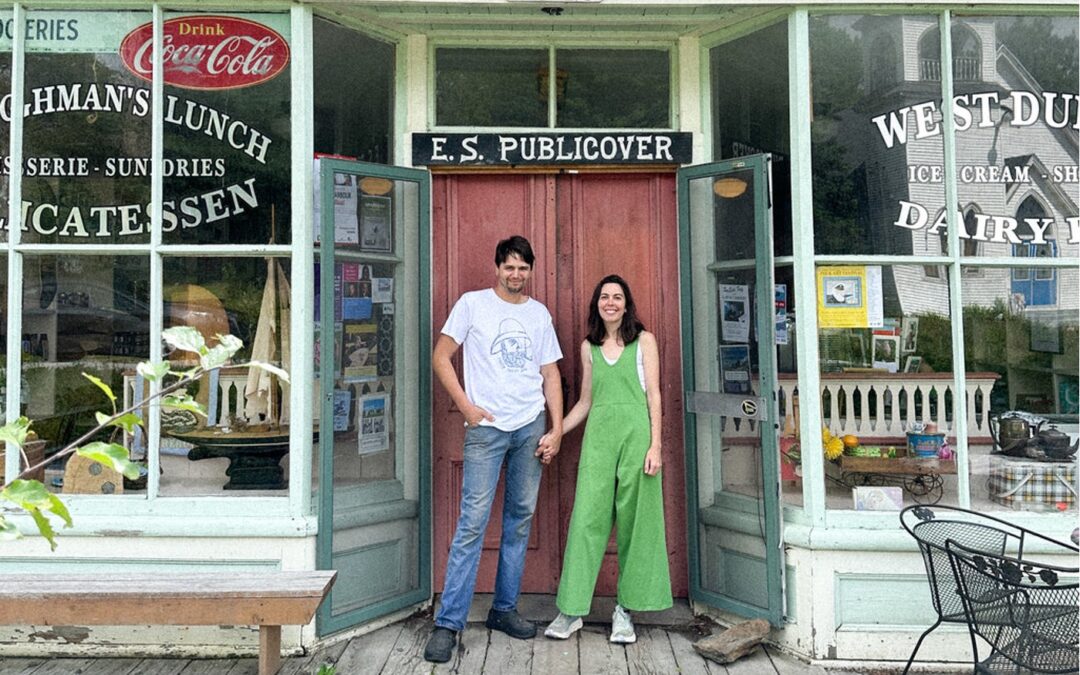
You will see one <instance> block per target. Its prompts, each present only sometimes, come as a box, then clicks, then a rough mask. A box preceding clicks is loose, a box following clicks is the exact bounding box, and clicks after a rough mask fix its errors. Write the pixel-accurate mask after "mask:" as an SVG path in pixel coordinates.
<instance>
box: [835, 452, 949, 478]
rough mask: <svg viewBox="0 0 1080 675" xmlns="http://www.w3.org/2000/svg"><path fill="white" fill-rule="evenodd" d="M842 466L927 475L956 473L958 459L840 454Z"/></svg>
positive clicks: (847, 469)
mask: <svg viewBox="0 0 1080 675" xmlns="http://www.w3.org/2000/svg"><path fill="white" fill-rule="evenodd" d="M840 468H841V469H843V470H844V471H845V472H849V473H876V474H885V475H894V476H926V475H932V474H946V475H952V474H955V473H956V460H953V459H920V458H917V457H897V458H895V459H887V458H883V457H851V456H848V455H841V456H840Z"/></svg>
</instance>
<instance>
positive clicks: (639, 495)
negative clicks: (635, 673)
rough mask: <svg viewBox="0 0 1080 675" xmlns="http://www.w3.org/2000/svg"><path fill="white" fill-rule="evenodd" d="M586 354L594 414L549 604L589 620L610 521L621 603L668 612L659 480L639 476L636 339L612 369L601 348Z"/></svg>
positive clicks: (646, 431)
mask: <svg viewBox="0 0 1080 675" xmlns="http://www.w3.org/2000/svg"><path fill="white" fill-rule="evenodd" d="M591 349H592V407H591V409H590V411H589V419H588V423H587V424H586V425H585V438H584V440H583V441H582V444H581V460H580V463H579V464H578V474H577V491H576V494H575V496H574V513H573V515H572V516H571V517H570V533H569V535H567V538H566V553H565V555H564V557H563V571H562V578H561V579H560V580H559V594H558V596H557V597H556V599H555V604H556V605H558V607H559V611H561V612H562V613H563V614H566V615H568V616H585V615H587V614H588V613H589V609H590V607H591V605H592V596H593V591H594V589H595V588H596V577H597V575H598V574H599V573H600V564H601V563H602V562H603V560H604V552H605V550H606V549H607V543H608V540H609V539H610V537H611V526H612V524H613V521H614V524H615V525H616V526H617V532H616V537H615V540H616V543H617V544H618V552H619V584H618V602H619V604H620V605H622V606H623V607H625V608H626V609H630V610H639V611H651V610H661V609H667V608H669V607H671V605H672V601H671V578H670V576H669V573H668V552H667V544H666V540H665V538H664V495H663V493H662V492H661V488H660V485H661V483H660V475H661V474H660V473H657V474H656V475H655V476H648V475H646V474H645V471H644V467H645V453H646V451H647V450H648V449H649V445H650V443H651V440H652V438H651V434H650V423H649V408H648V405H647V403H646V401H645V392H644V391H643V390H642V388H641V382H640V380H639V379H638V370H637V350H638V340H635V341H634V342H631V343H630V344H628V345H626V348H625V349H623V351H622V354H620V355H619V359H618V360H617V361H616V362H615V364H614V365H611V364H609V363H608V362H607V361H606V360H605V359H604V355H603V352H601V351H600V347H599V346H597V345H591Z"/></svg>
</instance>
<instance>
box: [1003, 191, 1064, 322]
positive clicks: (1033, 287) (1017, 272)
mask: <svg viewBox="0 0 1080 675" xmlns="http://www.w3.org/2000/svg"><path fill="white" fill-rule="evenodd" d="M1026 218H1038V219H1041V218H1046V209H1045V208H1044V207H1043V205H1042V204H1041V203H1039V200H1037V199H1036V198H1035V197H1034V196H1033V195H1032V196H1029V197H1027V198H1026V199H1024V201H1023V202H1021V203H1020V207H1019V208H1018V209H1016V220H1017V222H1018V223H1020V227H1019V228H1018V230H1017V232H1018V234H1019V235H1020V237H1021V239H1022V241H1021V242H1020V243H1019V244H1013V256H1014V257H1017V258H1055V257H1057V243H1056V242H1055V241H1054V239H1053V232H1052V230H1053V226H1050V227H1048V228H1047V229H1046V232H1045V233H1044V235H1043V236H1044V239H1045V240H1046V241H1045V243H1041V244H1036V243H1034V242H1033V241H1032V239H1033V236H1034V235H1033V233H1032V232H1031V230H1030V228H1028V227H1026V226H1025V225H1024V220H1025V219H1026ZM1012 294H1013V298H1014V299H1015V300H1017V301H1019V300H1021V299H1022V300H1023V306H1025V307H1032V306H1046V305H1055V304H1057V270H1055V269H1053V268H1050V267H1015V268H1013V271H1012ZM1017 304H1019V303H1017Z"/></svg>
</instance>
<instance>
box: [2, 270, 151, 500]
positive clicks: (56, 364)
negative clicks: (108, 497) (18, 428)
mask: <svg viewBox="0 0 1080 675" xmlns="http://www.w3.org/2000/svg"><path fill="white" fill-rule="evenodd" d="M23 265H24V268H23V312H22V331H23V335H22V352H23V353H22V360H23V366H22V369H23V373H22V375H23V379H24V380H25V383H26V387H25V389H24V396H26V398H24V399H23V403H24V404H25V406H26V407H25V414H26V415H27V416H28V417H29V418H30V419H32V420H33V421H34V424H33V429H34V430H35V431H36V432H37V434H38V436H39V437H40V438H41V439H42V440H44V441H46V450H45V452H46V455H48V454H50V453H52V452H55V451H56V450H59V449H61V448H63V447H64V446H66V445H67V444H69V443H71V442H73V441H74V440H76V439H77V438H79V436H81V435H82V434H83V433H85V432H86V431H88V430H90V429H92V428H93V427H94V426H95V425H96V421H95V417H94V415H95V413H96V412H98V411H102V412H107V411H109V410H110V403H109V400H108V399H107V398H106V397H105V395H104V393H102V392H101V390H99V389H98V387H97V386H96V385H95V384H94V383H93V382H91V381H90V380H88V379H87V378H86V377H84V375H83V373H86V374H89V375H92V376H94V377H96V378H98V379H100V380H101V381H103V382H104V383H105V384H107V385H109V386H110V387H111V388H112V390H113V392H115V393H116V395H117V397H118V398H119V397H122V394H121V392H124V391H125V382H126V377H127V376H128V375H129V374H131V373H133V372H134V369H135V365H136V364H137V363H138V362H139V361H143V360H146V359H147V358H148V357H149V351H150V345H149V340H148V335H149V316H150V309H149V306H148V304H147V298H146V297H145V295H142V294H141V293H140V292H139V290H138V289H146V288H149V270H150V265H149V259H148V258H146V257H144V256H132V257H120V256H99V255H94V256H83V255H71V254H64V255H63V256H54V255H26V256H25V257H24V262H23ZM121 400H123V399H121ZM118 403H119V401H118ZM110 438H111V437H110V434H109V433H108V432H102V433H101V434H99V436H98V437H96V438H95V439H94V440H102V441H106V440H110ZM111 440H114V441H116V442H120V439H118V438H112V439H111ZM45 477H46V479H47V481H46V483H47V485H48V486H49V487H50V488H51V489H53V490H55V491H57V492H59V491H63V492H66V493H77V494H99V495H100V494H120V493H122V492H129V493H130V492H138V491H139V490H144V489H145V481H144V482H142V483H141V484H140V483H138V482H132V481H128V480H124V479H122V477H121V476H120V475H119V474H116V473H115V472H112V471H110V470H95V468H94V467H91V466H88V465H85V464H84V463H82V462H81V461H71V460H69V461H68V463H67V464H66V465H64V466H55V467H52V466H50V467H49V470H48V471H47V472H46V476H45Z"/></svg>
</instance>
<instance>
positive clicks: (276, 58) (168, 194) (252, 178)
mask: <svg viewBox="0 0 1080 675" xmlns="http://www.w3.org/2000/svg"><path fill="white" fill-rule="evenodd" d="M164 35H165V37H164V42H165V45H164V51H165V54H164V57H165V101H164V110H163V111H162V113H163V118H164V121H165V132H164V142H165V164H164V167H163V169H164V176H165V178H164V188H165V200H164V219H163V231H164V232H163V241H164V242H166V243H170V244H267V243H275V244H287V243H288V242H289V240H290V236H291V235H290V190H289V185H290V180H291V173H290V170H291V164H290V147H289V146H290V133H289V119H290V115H291V104H290V100H291V99H290V91H289V70H290V65H289V59H290V52H289V44H288V35H289V16H288V15H287V14H244V15H227V16H226V15H218V14H195V13H185V14H166V17H165V24H164ZM149 40H150V25H149V24H146V25H144V26H142V27H140V30H139V32H137V33H135V34H133V35H131V36H129V38H128V41H127V42H126V43H125V45H126V47H127V52H128V53H130V54H131V56H130V60H131V62H132V64H133V65H132V66H131V68H133V69H134V70H136V71H137V72H138V73H139V75H140V76H141V77H145V78H149V73H150V56H149ZM193 55H197V56H198V57H199V58H196V57H195V56H193ZM193 59H194V60H195V61H196V62H195V63H192V60H193ZM147 143H149V139H148V140H147ZM140 170H141V169H140Z"/></svg>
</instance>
